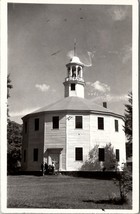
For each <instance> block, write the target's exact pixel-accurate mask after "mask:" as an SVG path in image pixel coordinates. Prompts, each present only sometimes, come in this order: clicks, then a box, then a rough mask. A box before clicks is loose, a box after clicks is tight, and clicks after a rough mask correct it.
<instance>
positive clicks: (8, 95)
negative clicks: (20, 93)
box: [7, 74, 13, 119]
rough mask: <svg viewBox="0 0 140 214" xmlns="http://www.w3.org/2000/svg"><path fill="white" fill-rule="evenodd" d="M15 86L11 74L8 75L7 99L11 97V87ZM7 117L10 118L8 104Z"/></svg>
mask: <svg viewBox="0 0 140 214" xmlns="http://www.w3.org/2000/svg"><path fill="white" fill-rule="evenodd" d="M12 88H13V85H12V84H11V79H10V74H8V76H7V99H8V98H9V97H10V89H12ZM7 117H8V119H9V108H8V105H7Z"/></svg>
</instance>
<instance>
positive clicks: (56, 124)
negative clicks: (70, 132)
mask: <svg viewBox="0 0 140 214" xmlns="http://www.w3.org/2000/svg"><path fill="white" fill-rule="evenodd" d="M53 129H59V116H55V117H53Z"/></svg>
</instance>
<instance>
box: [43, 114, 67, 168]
mask: <svg viewBox="0 0 140 214" xmlns="http://www.w3.org/2000/svg"><path fill="white" fill-rule="evenodd" d="M54 116H59V129H53V126H52V125H53V124H52V117H54ZM49 148H54V149H55V148H62V149H63V150H62V151H61V155H62V163H61V164H62V170H65V169H66V117H65V114H64V113H60V112H59V113H58V114H57V113H51V114H47V113H46V115H45V136H44V153H45V152H46V150H47V149H49Z"/></svg>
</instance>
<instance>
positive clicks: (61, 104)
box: [23, 97, 123, 118]
mask: <svg viewBox="0 0 140 214" xmlns="http://www.w3.org/2000/svg"><path fill="white" fill-rule="evenodd" d="M58 111H78V112H91V113H97V114H107V115H112V116H117V117H121V118H123V116H122V115H119V114H117V113H114V112H113V111H111V110H109V109H107V108H104V107H103V106H100V105H98V104H95V103H93V102H92V101H91V100H88V99H85V98H80V97H66V98H63V99H61V100H58V101H56V102H54V103H52V104H50V105H47V106H45V107H43V108H40V109H38V110H36V111H34V112H32V113H31V114H37V113H43V112H58ZM31 114H29V115H31ZM26 116H27V115H26ZM26 116H25V117H26ZM23 118H24V117H23Z"/></svg>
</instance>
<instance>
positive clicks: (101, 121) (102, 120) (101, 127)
mask: <svg viewBox="0 0 140 214" xmlns="http://www.w3.org/2000/svg"><path fill="white" fill-rule="evenodd" d="M98 129H100V130H104V118H103V117H98Z"/></svg>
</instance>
